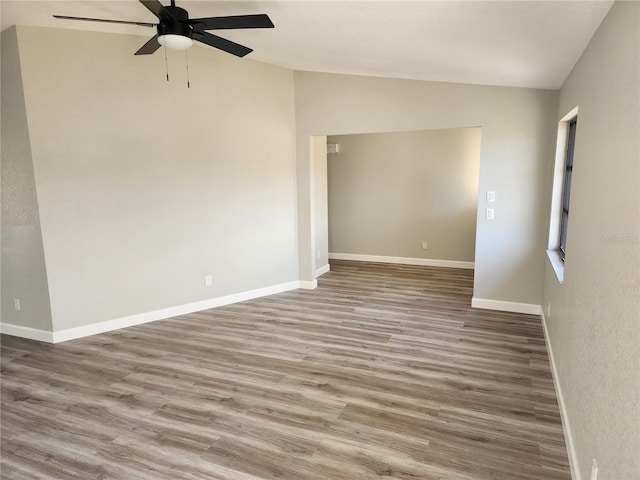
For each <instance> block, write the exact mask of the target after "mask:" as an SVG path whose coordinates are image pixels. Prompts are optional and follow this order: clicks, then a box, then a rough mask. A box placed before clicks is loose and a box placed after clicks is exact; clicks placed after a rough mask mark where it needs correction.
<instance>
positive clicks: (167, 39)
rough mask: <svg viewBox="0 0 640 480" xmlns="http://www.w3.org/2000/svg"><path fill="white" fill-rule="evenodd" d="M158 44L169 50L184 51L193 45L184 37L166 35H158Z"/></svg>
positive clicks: (191, 41)
mask: <svg viewBox="0 0 640 480" xmlns="http://www.w3.org/2000/svg"><path fill="white" fill-rule="evenodd" d="M158 43H159V44H160V45H162V46H164V47H167V48H168V49H169V50H186V49H187V48H189V47H191V45H193V40H191V39H190V38H189V37H185V36H184V35H174V34H167V35H159V36H158Z"/></svg>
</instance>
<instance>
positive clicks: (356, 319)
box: [1, 261, 570, 480]
mask: <svg viewBox="0 0 640 480" xmlns="http://www.w3.org/2000/svg"><path fill="white" fill-rule="evenodd" d="M331 268H332V270H331V272H329V273H327V274H325V275H324V276H323V277H321V278H320V279H319V287H318V289H317V290H314V291H304V290H300V291H294V292H288V293H284V294H279V295H274V296H271V297H266V298H262V299H258V300H254V301H248V302H244V303H241V304H235V305H231V306H228V307H223V308H218V309H214V310H209V311H205V312H199V313H194V314H191V315H184V316H181V317H177V318H175V319H170V320H164V321H158V322H154V323H150V324H146V325H141V326H138V327H132V328H127V329H123V330H119V331H116V332H111V333H106V334H101V335H96V336H93V337H89V338H84V339H79V340H73V341H70V342H66V343H62V344H57V345H49V344H42V343H38V342H34V341H29V340H24V339H19V338H14V337H8V336H2V395H1V399H2V405H1V421H2V436H1V440H2V457H1V469H2V470H1V472H2V473H1V477H2V478H3V479H26V478H54V479H70V478H78V479H85V480H87V479H107V478H109V479H127V480H128V479H154V480H155V479H225V480H263V479H291V480H294V479H295V480H307V479H340V480H357V479H374V478H382V477H384V478H389V479H414V480H415V479H424V480H430V479H433V480H436V479H438V480H484V479H505V480H545V479H570V474H569V467H568V462H567V455H566V448H565V443H564V438H563V433H562V426H561V424H560V414H559V411H558V405H557V401H556V396H555V392H554V387H553V382H552V378H551V373H550V367H549V360H548V357H547V353H546V349H545V344H544V338H543V332H542V327H541V323H540V319H539V318H538V317H535V316H529V315H520V314H510V313H502V312H493V311H486V310H476V309H472V308H470V306H469V305H470V303H471V293H472V283H473V272H472V271H467V270H456V269H446V268H431V267H414V266H398V265H381V264H372V263H355V262H345V261H334V262H332V266H331Z"/></svg>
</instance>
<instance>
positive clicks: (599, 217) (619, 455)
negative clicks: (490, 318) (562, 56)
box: [543, 2, 640, 480]
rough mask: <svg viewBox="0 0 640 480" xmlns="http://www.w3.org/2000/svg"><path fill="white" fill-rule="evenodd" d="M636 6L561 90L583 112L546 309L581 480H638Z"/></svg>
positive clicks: (610, 19) (623, 11) (623, 7)
mask: <svg viewBox="0 0 640 480" xmlns="http://www.w3.org/2000/svg"><path fill="white" fill-rule="evenodd" d="M639 59H640V3H638V2H616V3H615V4H614V6H613V8H612V9H611V11H610V13H609V15H608V16H607V17H606V18H605V20H604V21H603V22H602V25H601V26H600V28H599V29H598V31H597V32H596V34H595V35H594V36H593V39H592V40H591V43H590V44H589V46H588V47H587V49H586V50H585V52H584V54H583V55H582V58H581V59H580V61H579V62H578V63H577V64H576V66H575V68H574V69H573V71H572V72H571V75H570V76H569V77H568V79H567V81H566V82H565V84H564V85H563V87H562V90H561V92H560V105H559V110H558V120H559V119H561V118H562V117H564V115H566V114H567V113H568V112H570V111H571V110H572V109H574V108H575V107H578V108H579V112H578V127H577V132H576V143H575V154H574V170H573V178H572V186H571V209H570V216H569V229H568V233H567V257H566V261H565V271H564V283H563V284H559V283H558V281H557V280H556V277H555V274H554V272H553V270H552V268H551V266H550V265H548V266H547V273H546V281H545V291H544V301H543V307H544V308H545V310H546V309H547V308H548V305H549V304H551V315H550V316H549V318H547V325H548V330H549V336H550V339H551V345H552V349H553V353H554V357H555V362H556V366H557V371H558V376H559V382H560V385H561V390H562V394H563V397H564V402H565V406H566V409H567V414H568V424H569V427H570V429H571V432H572V442H573V445H574V447H575V454H576V460H577V470H578V472H577V474H578V475H579V476H578V478H579V479H588V478H589V477H590V472H591V465H592V459H596V462H597V464H598V468H599V474H598V479H602V480H609V479H611V480H637V479H638V478H640V454H639V453H640V413H639V412H640V136H639V135H638V132H640V96H639V93H640V92H639V90H640V64H639Z"/></svg>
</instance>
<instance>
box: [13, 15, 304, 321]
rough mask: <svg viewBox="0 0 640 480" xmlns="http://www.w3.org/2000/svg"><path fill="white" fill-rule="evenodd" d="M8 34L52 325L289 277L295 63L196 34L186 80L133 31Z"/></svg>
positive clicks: (176, 60) (180, 65) (180, 61)
mask: <svg viewBox="0 0 640 480" xmlns="http://www.w3.org/2000/svg"><path fill="white" fill-rule="evenodd" d="M18 39H19V48H20V54H21V59H22V76H23V85H24V97H25V104H26V111H27V119H28V128H29V134H30V141H31V150H32V154H33V166H34V171H35V181H36V182H35V184H36V189H37V194H38V201H39V207H40V225H41V229H42V238H43V245H44V253H45V258H46V264H47V274H48V279H49V290H50V295H51V308H52V314H53V326H54V329H55V330H61V329H66V328H72V327H78V326H83V325H87V324H92V323H96V322H100V321H106V320H112V319H118V318H122V317H126V316H130V315H135V314H139V313H144V312H149V311H155V310H160V309H163V308H168V307H173V306H177V305H184V304H189V303H192V302H197V301H201V300H207V299H212V298H216V297H221V296H225V295H231V294H235V293H239V292H245V291H250V290H254V289H258V288H263V287H268V286H272V285H277V284H282V283H285V282H291V281H295V280H297V278H298V276H297V274H298V266H297V255H296V252H297V250H296V238H295V235H296V230H295V225H296V219H295V208H296V205H295V193H296V192H295V162H294V160H293V149H292V145H293V141H294V139H293V132H294V103H293V74H292V72H291V71H288V70H285V69H282V68H278V67H273V66H269V65H266V64H262V63H258V62H252V61H250V60H248V59H242V60H241V59H237V58H235V57H232V56H231V55H228V54H224V53H222V52H218V51H215V50H213V49H211V48H208V47H205V46H199V45H198V46H195V47H194V48H192V49H191V50H190V51H189V64H190V65H189V67H190V68H189V73H190V77H191V88H187V78H186V70H185V56H184V52H169V72H170V79H171V81H170V82H167V81H166V79H165V65H164V63H165V62H164V56H163V55H162V54H157V55H151V56H134V55H133V54H132V52H135V51H136V49H137V48H139V46H140V43H141V40H144V39H141V38H140V37H137V36H126V35H116V34H104V33H88V32H81V31H71V30H61V29H46V28H31V27H18ZM96 52H99V55H97V54H96ZM205 275H212V276H213V286H211V287H206V286H205V282H204V278H205ZM5 303H6V302H5Z"/></svg>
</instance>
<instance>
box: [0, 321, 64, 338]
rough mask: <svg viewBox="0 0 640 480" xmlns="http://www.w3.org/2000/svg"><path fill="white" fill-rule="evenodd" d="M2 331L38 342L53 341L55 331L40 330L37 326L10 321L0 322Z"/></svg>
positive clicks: (0, 331)
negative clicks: (15, 323)
mask: <svg viewBox="0 0 640 480" xmlns="http://www.w3.org/2000/svg"><path fill="white" fill-rule="evenodd" d="M0 333H3V334H5V335H11V336H12V337H21V338H27V339H29V340H37V341H38V342H46V343H53V332H49V331H47V330H38V329H37V328H30V327H22V326H20V325H12V324H10V323H0Z"/></svg>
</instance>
